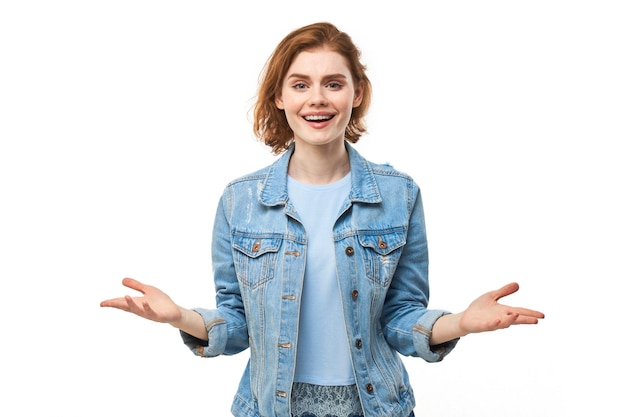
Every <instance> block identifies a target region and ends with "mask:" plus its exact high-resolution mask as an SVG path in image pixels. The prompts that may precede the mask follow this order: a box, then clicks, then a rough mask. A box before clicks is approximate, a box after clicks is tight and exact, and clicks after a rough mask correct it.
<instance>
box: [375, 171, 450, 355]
mask: <svg viewBox="0 0 626 417" xmlns="http://www.w3.org/2000/svg"><path fill="white" fill-rule="evenodd" d="M410 185H411V187H410V188H412V190H411V191H409V192H408V195H407V196H406V199H405V202H406V204H407V210H408V212H409V215H408V218H409V222H408V231H407V241H406V244H405V246H404V248H403V249H402V255H401V256H400V259H399V261H398V266H397V268H396V271H395V273H394V276H393V279H392V280H391V283H390V285H389V288H388V290H387V295H386V298H385V305H384V307H383V314H382V319H381V322H382V323H381V324H382V326H383V333H384V335H385V338H386V340H387V342H388V343H389V344H390V345H391V346H392V347H393V348H394V349H396V350H397V351H398V352H400V353H401V354H403V355H405V356H416V357H421V358H423V359H424V360H426V361H427V362H437V361H441V360H442V359H443V358H444V357H445V356H446V355H447V354H448V353H450V352H451V351H452V349H454V347H455V346H456V344H457V342H458V341H459V339H454V340H451V341H449V342H446V343H443V344H441V345H437V346H430V336H431V334H432V328H433V325H434V323H435V321H437V319H438V318H439V317H441V316H442V315H444V314H449V312H447V311H444V310H429V309H428V297H429V283H428V243H427V239H426V227H425V223H424V209H423V205H422V199H421V192H420V190H419V188H418V187H417V185H416V184H415V183H414V182H412V181H411V182H410Z"/></svg>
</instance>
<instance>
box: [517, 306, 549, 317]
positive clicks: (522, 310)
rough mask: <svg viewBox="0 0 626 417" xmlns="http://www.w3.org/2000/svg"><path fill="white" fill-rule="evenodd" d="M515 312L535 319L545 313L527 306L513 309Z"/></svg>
mask: <svg viewBox="0 0 626 417" xmlns="http://www.w3.org/2000/svg"><path fill="white" fill-rule="evenodd" d="M515 312H516V313H519V315H520V316H526V317H533V318H536V319H542V318H544V317H545V315H544V314H543V313H542V312H541V311H537V310H530V309H528V308H522V307H518V308H516V309H515Z"/></svg>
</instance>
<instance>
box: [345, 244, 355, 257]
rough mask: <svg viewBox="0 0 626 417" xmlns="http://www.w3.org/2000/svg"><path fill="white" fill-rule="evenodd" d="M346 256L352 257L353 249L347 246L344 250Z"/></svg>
mask: <svg viewBox="0 0 626 417" xmlns="http://www.w3.org/2000/svg"><path fill="white" fill-rule="evenodd" d="M346 255H348V256H352V255H354V248H353V247H352V246H348V247H347V248H346Z"/></svg>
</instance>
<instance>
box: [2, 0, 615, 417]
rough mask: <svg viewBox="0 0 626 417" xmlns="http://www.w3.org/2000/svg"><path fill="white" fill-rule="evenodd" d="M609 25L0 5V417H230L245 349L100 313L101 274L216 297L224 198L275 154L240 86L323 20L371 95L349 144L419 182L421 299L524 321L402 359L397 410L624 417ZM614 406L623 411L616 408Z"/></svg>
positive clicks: (600, 13)
mask: <svg viewBox="0 0 626 417" xmlns="http://www.w3.org/2000/svg"><path fill="white" fill-rule="evenodd" d="M625 17H626V15H625V13H624V10H623V6H622V3H621V2H619V1H551V0H546V1H526V2H513V1H473V2H463V1H449V2H416V3H413V4H412V5H409V3H408V2H400V1H398V2H394V1H391V2H383V3H381V2H368V1H358V2H357V1H345V2H335V1H332V2H329V1H319V2H315V3H312V4H308V3H307V4H299V3H297V2H288V1H264V2H252V1H249V2H219V3H215V2H200V1H180V2H166V1H136V0H126V1H107V2H99V1H54V2H53V1H50V2H45V1H20V2H17V1H15V2H10V1H6V2H2V3H0V141H1V142H0V199H1V200H0V277H1V279H2V294H3V301H2V303H0V306H1V307H0V309H1V310H0V312H1V314H2V315H1V317H2V324H3V326H2V330H3V334H4V337H3V340H4V342H3V343H2V344H1V345H0V346H1V347H0V349H1V350H0V352H1V353H0V361H2V362H1V366H2V373H1V376H0V378H1V380H2V381H3V384H4V387H5V389H4V390H3V395H2V401H0V404H1V405H0V414H2V415H6V416H9V415H10V416H31V415H42V414H45V415H54V416H109V415H113V414H115V415H118V416H133V415H142V416H150V415H153V416H163V415H199V416H202V415H205V416H211V417H213V416H228V415H230V414H229V409H230V404H231V400H232V397H233V395H234V393H235V390H236V388H237V384H238V381H239V378H240V375H241V372H242V370H243V368H244V365H245V362H246V360H247V358H248V353H247V352H244V353H242V354H240V355H237V356H234V357H220V358H215V359H208V360H207V359H199V358H196V357H194V356H193V355H192V354H191V353H189V351H188V350H187V348H186V347H185V346H184V345H183V344H182V343H181V342H180V339H179V337H178V335H177V331H176V330H175V329H173V328H171V327H169V326H167V325H160V324H156V323H151V322H147V321H145V320H142V319H139V318H137V317H134V316H131V315H128V314H125V313H123V312H119V311H115V310H112V309H101V308H100V307H99V302H100V301H101V300H103V299H106V298H111V297H115V296H121V295H124V294H126V293H129V292H128V291H127V290H126V289H125V288H123V287H122V286H121V279H122V278H123V277H125V276H132V277H134V278H136V279H139V280H142V281H145V282H147V283H150V284H153V285H156V286H158V287H160V288H162V289H163V290H165V291H166V292H167V293H169V294H170V295H171V296H172V298H173V299H174V300H175V301H177V302H178V303H179V304H181V305H185V306H189V307H192V306H207V307H211V306H213V305H214V292H213V283H212V277H211V264H210V235H211V227H212V222H213V215H214V212H215V208H216V204H217V200H218V198H219V196H220V194H221V191H222V189H223V187H224V186H225V185H226V183H227V182H228V181H229V180H231V179H233V178H235V177H237V176H239V175H242V174H245V173H248V172H251V171H253V170H256V169H258V168H260V167H262V166H264V165H267V164H268V163H270V162H272V161H273V160H274V157H273V156H272V155H271V154H270V152H269V149H268V148H265V147H263V146H262V145H261V144H259V143H258V142H257V141H256V140H255V139H254V137H253V135H252V130H251V121H250V115H249V109H250V108H251V106H252V104H253V101H254V94H255V90H256V83H257V77H258V75H259V72H260V70H261V68H262V66H263V64H264V63H265V60H266V59H267V57H268V56H269V54H270V53H271V51H272V50H273V48H274V46H275V45H276V43H277V42H278V41H279V40H280V39H281V38H282V37H283V36H284V35H286V34H287V33H288V32H289V31H291V30H292V29H295V28H297V27H299V26H302V25H304V24H308V23H313V22H316V21H322V20H324V21H330V22H332V23H335V24H336V25H337V26H338V27H339V28H340V29H342V30H345V31H347V32H348V33H349V34H350V35H351V36H352V37H353V39H354V41H355V42H356V43H357V44H358V45H359V46H360V47H361V49H362V51H363V60H364V62H365V63H366V65H367V66H368V68H369V75H370V78H371V80H372V83H373V86H374V101H373V105H372V108H371V111H370V117H369V119H368V120H369V131H370V133H369V134H368V135H367V136H365V137H364V138H363V139H362V141H361V142H360V143H359V144H357V145H356V147H357V149H358V150H359V151H360V152H362V153H363V154H364V156H366V157H367V158H369V159H371V160H374V161H376V162H390V163H392V164H393V165H394V166H396V167H397V168H399V169H401V170H403V171H405V172H407V173H409V174H411V175H412V176H413V177H414V178H415V179H416V181H417V182H418V183H419V184H420V185H421V188H422V192H423V197H424V203H425V210H426V220H427V228H428V233H429V241H430V250H431V305H432V306H433V307H436V308H445V309H449V310H451V311H461V310H462V309H464V308H465V307H466V305H467V304H468V303H469V302H470V301H471V300H473V299H474V298H475V297H476V296H478V295H479V294H481V293H483V292H485V291H488V290H491V289H495V288H497V287H499V286H500V285H503V284H505V283H507V282H509V281H513V280H515V281H518V282H519V283H520V285H521V290H520V293H519V294H515V295H514V296H511V297H510V299H508V300H506V301H507V302H509V303H512V304H519V305H522V306H526V307H531V308H536V309H539V310H541V311H543V312H545V313H546V316H547V317H546V319H545V320H544V321H543V322H541V323H540V325H539V326H536V327H516V328H512V329H508V330H505V331H501V332H496V333H490V334H483V335H472V336H468V337H467V338H465V339H464V340H462V341H461V342H460V344H459V345H458V347H457V349H456V350H455V351H454V352H453V353H452V354H451V355H450V356H449V357H448V358H446V360H444V361H443V362H442V363H438V364H427V363H425V362H423V361H422V360H420V359H414V358H407V359H406V360H405V363H406V364H407V367H408V369H409V372H410V374H411V378H412V382H413V388H414V390H415V391H416V395H417V400H418V405H417V407H416V410H415V411H416V415H418V416H429V417H438V416H442V417H443V416H452V415H455V416H464V417H473V416H481V417H484V416H503V417H504V416H506V417H517V416H519V417H521V416H524V417H548V416H554V415H573V414H574V413H576V415H579V414H580V415H603V416H615V415H623V412H624V406H623V402H622V401H620V397H619V396H620V395H621V388H620V387H619V383H617V384H615V383H613V382H612V379H611V378H606V377H605V376H606V375H612V374H617V375H616V377H617V378H618V380H619V377H620V375H622V374H623V373H624V371H625V369H624V359H623V356H622V355H621V352H620V351H619V347H620V345H621V344H620V343H619V340H620V338H621V337H622V335H621V330H622V327H623V326H621V325H620V324H621V323H620V321H619V320H620V314H619V310H618V306H619V304H618V303H619V302H620V301H622V298H623V297H621V296H620V293H619V292H620V288H621V286H622V282H623V281H624V279H625V278H626V268H625V267H624V254H625V249H626V247H625V244H624V235H625V232H626V227H625V226H626V225H625V221H624V214H623V213H625V212H626V204H625V201H624V179H625V178H626V175H625V174H626V172H625V170H624V166H623V165H624V162H623V161H624V151H623V143H624V139H626V128H625V123H624V122H625V120H624V119H625V115H626V103H625V101H624V97H626V83H625V81H624V80H625V78H624V76H623V74H625V73H626V61H625V56H624V51H625V50H626V49H625V46H626V42H625V39H626V30H625V26H624V24H623V22H624V18H625ZM620 410H621V411H620Z"/></svg>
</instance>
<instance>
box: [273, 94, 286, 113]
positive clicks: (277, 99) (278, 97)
mask: <svg viewBox="0 0 626 417" xmlns="http://www.w3.org/2000/svg"><path fill="white" fill-rule="evenodd" d="M274 104H275V105H276V107H278V109H279V110H285V104H284V103H283V98H282V95H281V94H280V93H276V95H275V96H274Z"/></svg>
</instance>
